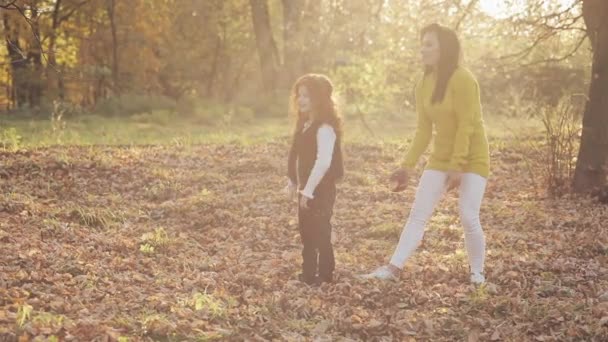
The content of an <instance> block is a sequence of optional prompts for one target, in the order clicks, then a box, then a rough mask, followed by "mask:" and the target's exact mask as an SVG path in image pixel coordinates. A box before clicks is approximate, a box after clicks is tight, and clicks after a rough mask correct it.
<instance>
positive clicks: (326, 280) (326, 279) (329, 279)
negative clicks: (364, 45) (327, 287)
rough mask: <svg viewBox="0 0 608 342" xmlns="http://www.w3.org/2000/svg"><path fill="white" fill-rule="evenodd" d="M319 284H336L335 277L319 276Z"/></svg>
mask: <svg viewBox="0 0 608 342" xmlns="http://www.w3.org/2000/svg"><path fill="white" fill-rule="evenodd" d="M319 282H320V283H328V284H330V283H333V282H334V277H333V275H331V274H330V275H328V276H325V275H321V276H319Z"/></svg>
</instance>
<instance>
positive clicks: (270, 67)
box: [249, 0, 279, 92]
mask: <svg viewBox="0 0 608 342" xmlns="http://www.w3.org/2000/svg"><path fill="white" fill-rule="evenodd" d="M249 2H250V4H251V16H252V19H253V29H254V32H255V40H256V44H257V48H258V55H259V57H260V66H261V68H262V78H263V82H264V89H265V90H266V91H267V92H272V91H274V89H275V86H276V81H277V70H278V68H279V58H278V50H277V46H276V43H275V41H274V38H273V36H272V28H271V27H270V15H269V13H268V3H267V1H266V0H249Z"/></svg>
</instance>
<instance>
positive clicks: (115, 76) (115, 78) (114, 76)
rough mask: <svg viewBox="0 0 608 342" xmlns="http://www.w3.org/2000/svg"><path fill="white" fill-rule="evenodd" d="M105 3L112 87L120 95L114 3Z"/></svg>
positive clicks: (113, 1)
mask: <svg viewBox="0 0 608 342" xmlns="http://www.w3.org/2000/svg"><path fill="white" fill-rule="evenodd" d="M107 1H108V2H107V5H108V8H107V10H108V18H109V19H110V30H111V31H112V82H113V85H112V86H113V89H114V92H116V93H120V91H119V89H120V84H119V77H118V72H119V70H118V65H119V63H118V34H117V32H116V1H115V0H107Z"/></svg>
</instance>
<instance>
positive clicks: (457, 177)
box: [446, 171, 462, 192]
mask: <svg viewBox="0 0 608 342" xmlns="http://www.w3.org/2000/svg"><path fill="white" fill-rule="evenodd" d="M461 179H462V172H460V171H448V179H447V180H446V192H449V191H450V190H452V189H454V188H457V187H459V186H460V181H461Z"/></svg>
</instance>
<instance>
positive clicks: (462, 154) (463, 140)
mask: <svg viewBox="0 0 608 342" xmlns="http://www.w3.org/2000/svg"><path fill="white" fill-rule="evenodd" d="M454 77H455V79H454V80H453V81H454V82H452V84H451V91H453V96H454V113H455V115H456V121H457V125H458V127H457V128H456V134H455V136H454V149H453V151H452V158H451V160H450V169H451V170H453V171H462V170H463V168H464V166H465V165H466V164H467V156H468V155H469V148H470V142H471V134H472V133H473V130H474V124H475V118H476V117H477V116H478V115H480V112H481V103H480V99H479V85H478V84H477V81H476V80H475V78H474V77H473V75H472V74H471V73H470V72H469V71H468V70H458V71H457V73H455V74H454Z"/></svg>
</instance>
